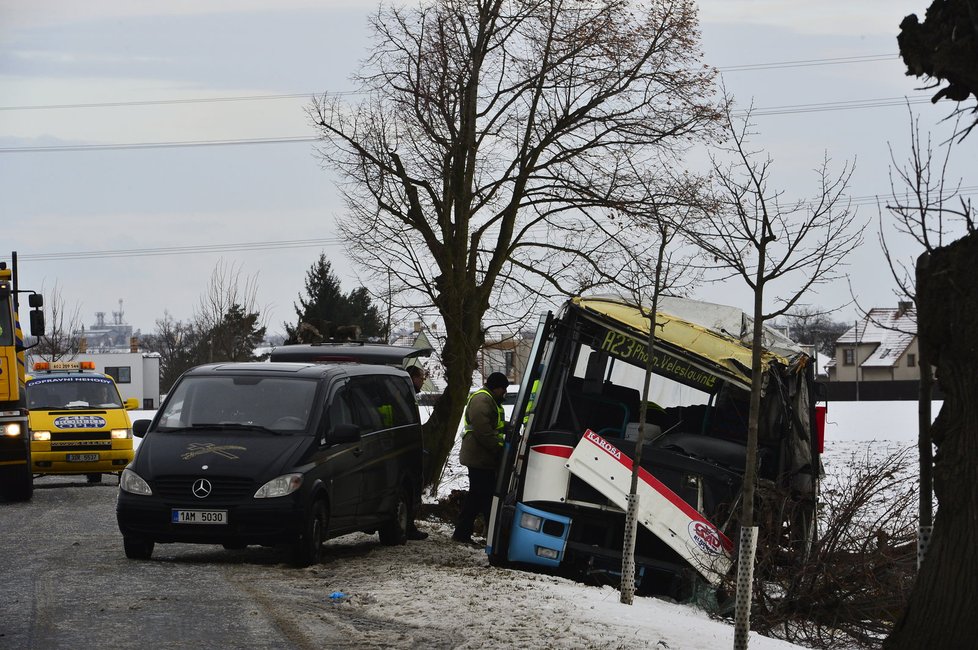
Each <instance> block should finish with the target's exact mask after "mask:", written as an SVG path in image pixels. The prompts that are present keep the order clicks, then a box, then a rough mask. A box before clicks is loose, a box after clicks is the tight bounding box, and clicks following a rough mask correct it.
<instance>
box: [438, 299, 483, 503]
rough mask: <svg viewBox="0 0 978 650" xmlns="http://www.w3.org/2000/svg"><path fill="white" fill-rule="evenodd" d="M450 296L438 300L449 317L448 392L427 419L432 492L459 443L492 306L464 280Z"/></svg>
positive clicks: (445, 352) (446, 318) (444, 351)
mask: <svg viewBox="0 0 978 650" xmlns="http://www.w3.org/2000/svg"><path fill="white" fill-rule="evenodd" d="M453 286H454V289H453V291H452V293H451V295H450V296H449V297H448V298H447V299H440V300H439V301H438V310H439V313H440V314H441V316H442V319H443V320H444V321H445V334H446V338H445V347H444V348H443V349H442V363H443V364H444V366H445V382H446V387H445V392H443V393H442V395H441V397H440V398H439V399H438V401H437V402H436V403H435V407H434V408H433V409H432V412H431V416H430V417H429V418H428V421H427V422H425V425H424V428H423V432H424V443H425V452H426V454H427V458H426V462H425V476H424V482H425V487H427V488H430V489H431V492H432V493H435V492H436V491H437V489H438V483H439V481H440V480H441V474H442V470H443V469H444V467H445V463H446V462H447V461H448V456H449V454H450V453H451V451H452V447H453V446H454V444H455V434H456V433H457V431H458V424H459V422H460V420H461V418H462V412H463V411H464V410H465V404H466V402H467V401H468V398H469V391H470V389H471V388H472V373H473V372H474V371H475V369H476V365H477V364H476V362H477V359H478V353H479V350H480V349H481V348H482V344H483V343H484V341H485V336H484V335H483V330H482V315H483V314H484V313H485V312H486V307H487V306H488V303H487V301H486V300H485V298H483V297H482V294H481V292H480V291H479V290H478V289H464V288H461V289H460V287H463V286H464V285H463V283H462V282H457V283H455V284H454V285H453Z"/></svg>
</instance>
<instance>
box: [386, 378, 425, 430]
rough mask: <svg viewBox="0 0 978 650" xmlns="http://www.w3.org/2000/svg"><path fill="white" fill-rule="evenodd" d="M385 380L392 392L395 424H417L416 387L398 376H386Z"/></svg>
mask: <svg viewBox="0 0 978 650" xmlns="http://www.w3.org/2000/svg"><path fill="white" fill-rule="evenodd" d="M383 382H384V384H385V386H386V388H387V391H388V392H389V394H390V397H391V405H392V406H393V407H394V425H395V426H403V425H405V424H417V423H418V416H417V409H416V407H415V406H416V403H415V398H414V389H413V387H412V386H411V385H410V384H409V382H406V381H404V380H402V379H399V378H397V377H384V378H383Z"/></svg>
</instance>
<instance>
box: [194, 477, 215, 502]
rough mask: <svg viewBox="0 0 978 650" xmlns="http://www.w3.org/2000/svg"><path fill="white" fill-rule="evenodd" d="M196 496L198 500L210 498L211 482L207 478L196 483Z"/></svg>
mask: <svg viewBox="0 0 978 650" xmlns="http://www.w3.org/2000/svg"><path fill="white" fill-rule="evenodd" d="M193 493H194V496H195V497H197V498H198V499H203V498H205V497H208V496H210V493H211V482H210V481H208V480H207V479H206V478H199V479H197V480H196V481H194V487H193Z"/></svg>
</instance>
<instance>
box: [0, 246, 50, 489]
mask: <svg viewBox="0 0 978 650" xmlns="http://www.w3.org/2000/svg"><path fill="white" fill-rule="evenodd" d="M11 261H12V264H11V265H10V266H9V267H8V266H7V262H0V498H2V499H7V500H10V501H27V500H29V499H30V498H31V496H32V495H33V493H34V481H33V477H32V476H31V468H30V465H31V449H30V442H29V440H28V439H27V408H26V400H25V399H24V377H25V375H26V372H25V369H24V361H25V360H24V351H25V350H27V349H28V348H30V347H33V346H28V345H25V344H24V333H23V332H22V331H21V329H20V320H19V318H18V316H17V313H18V309H19V306H20V300H19V297H20V294H22V293H27V294H30V296H29V300H28V303H29V305H30V325H31V334H32V335H33V336H35V337H40V336H43V335H44V312H43V311H42V310H41V307H43V306H44V299H43V298H42V297H41V294H39V293H37V292H35V291H31V290H30V289H19V288H18V286H17V253H16V252H15V253H13V254H12V255H11Z"/></svg>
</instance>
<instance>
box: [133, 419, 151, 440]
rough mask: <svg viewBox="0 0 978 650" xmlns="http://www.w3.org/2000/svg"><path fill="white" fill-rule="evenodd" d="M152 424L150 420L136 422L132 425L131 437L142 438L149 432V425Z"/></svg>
mask: <svg viewBox="0 0 978 650" xmlns="http://www.w3.org/2000/svg"><path fill="white" fill-rule="evenodd" d="M152 423H153V421H152V420H136V421H135V422H133V423H132V435H134V436H136V437H137V438H142V437H143V436H145V435H146V432H147V431H149V425H150V424H152Z"/></svg>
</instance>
